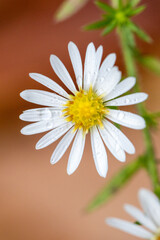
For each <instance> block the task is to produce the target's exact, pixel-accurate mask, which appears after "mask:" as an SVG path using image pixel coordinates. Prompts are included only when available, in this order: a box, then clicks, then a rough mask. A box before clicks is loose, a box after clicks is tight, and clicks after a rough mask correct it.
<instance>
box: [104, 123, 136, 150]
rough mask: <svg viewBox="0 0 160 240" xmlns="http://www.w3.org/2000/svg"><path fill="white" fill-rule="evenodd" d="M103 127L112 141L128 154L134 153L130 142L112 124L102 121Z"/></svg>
mask: <svg viewBox="0 0 160 240" xmlns="http://www.w3.org/2000/svg"><path fill="white" fill-rule="evenodd" d="M103 124H104V127H105V128H106V129H107V130H108V131H109V133H110V134H111V135H112V136H113V137H114V139H115V140H116V141H117V142H118V143H119V145H120V146H121V147H122V149H124V150H125V151H126V152H127V153H129V154H134V153H135V148H134V146H133V144H132V143H131V141H130V140H129V139H128V138H127V137H126V136H125V135H124V133H123V132H122V131H121V130H119V129H118V128H117V127H115V126H114V125H113V124H112V123H110V122H109V121H107V120H105V121H103Z"/></svg>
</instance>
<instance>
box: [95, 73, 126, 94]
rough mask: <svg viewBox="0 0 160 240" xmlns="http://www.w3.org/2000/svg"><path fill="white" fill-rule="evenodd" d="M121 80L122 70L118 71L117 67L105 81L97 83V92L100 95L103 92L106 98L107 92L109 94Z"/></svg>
mask: <svg viewBox="0 0 160 240" xmlns="http://www.w3.org/2000/svg"><path fill="white" fill-rule="evenodd" d="M120 80H121V72H120V71H117V69H116V68H113V69H112V70H111V71H110V72H109V73H108V75H107V77H106V78H105V79H104V81H103V82H102V83H101V84H100V83H99V84H98V85H97V93H98V94H99V95H101V94H103V95H104V99H105V96H106V95H107V94H109V93H110V92H111V91H112V89H113V88H114V87H115V86H116V85H117V84H118V83H119V81H120Z"/></svg>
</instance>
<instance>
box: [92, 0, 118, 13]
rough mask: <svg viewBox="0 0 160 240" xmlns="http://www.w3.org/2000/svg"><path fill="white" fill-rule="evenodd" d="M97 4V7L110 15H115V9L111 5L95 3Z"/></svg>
mask: <svg viewBox="0 0 160 240" xmlns="http://www.w3.org/2000/svg"><path fill="white" fill-rule="evenodd" d="M95 4H96V5H97V7H99V8H101V9H102V10H104V11H106V12H108V13H112V14H113V13H115V9H114V8H112V7H111V6H110V5H108V4H107V3H103V2H101V1H95Z"/></svg>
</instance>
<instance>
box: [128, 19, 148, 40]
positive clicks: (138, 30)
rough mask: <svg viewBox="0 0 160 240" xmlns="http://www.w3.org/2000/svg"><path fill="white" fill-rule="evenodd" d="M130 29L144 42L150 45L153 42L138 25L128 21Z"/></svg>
mask: <svg viewBox="0 0 160 240" xmlns="http://www.w3.org/2000/svg"><path fill="white" fill-rule="evenodd" d="M128 27H129V28H130V29H131V31H133V32H134V33H135V34H136V35H137V36H138V37H139V38H141V39H142V40H143V41H145V42H148V43H150V42H152V39H151V37H150V36H149V35H148V34H147V33H145V32H144V31H143V30H142V29H141V28H139V27H138V26H137V25H136V24H134V23H133V22H132V21H128Z"/></svg>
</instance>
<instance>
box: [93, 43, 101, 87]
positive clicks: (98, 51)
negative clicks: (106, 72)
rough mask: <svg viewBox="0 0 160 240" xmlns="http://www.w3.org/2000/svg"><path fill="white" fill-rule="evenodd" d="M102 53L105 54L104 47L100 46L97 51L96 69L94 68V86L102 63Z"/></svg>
mask: <svg viewBox="0 0 160 240" xmlns="http://www.w3.org/2000/svg"><path fill="white" fill-rule="evenodd" d="M102 54H103V47H102V46H99V47H98V49H97V51H96V56H95V58H96V60H95V61H96V63H95V70H94V76H93V80H92V85H93V87H94V84H95V82H96V79H97V76H98V72H99V66H100V63H101V59H102Z"/></svg>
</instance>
